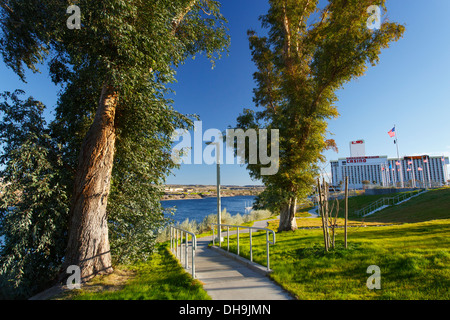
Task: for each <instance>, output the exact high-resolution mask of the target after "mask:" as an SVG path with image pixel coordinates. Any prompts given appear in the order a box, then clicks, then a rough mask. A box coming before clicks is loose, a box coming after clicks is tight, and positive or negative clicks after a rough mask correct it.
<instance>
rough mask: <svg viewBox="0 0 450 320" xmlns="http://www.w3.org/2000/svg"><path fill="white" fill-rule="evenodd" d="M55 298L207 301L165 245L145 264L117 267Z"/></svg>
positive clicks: (205, 295)
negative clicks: (110, 272)
mask: <svg viewBox="0 0 450 320" xmlns="http://www.w3.org/2000/svg"><path fill="white" fill-rule="evenodd" d="M55 299H66V300H67V299H70V300H211V298H210V297H209V295H208V294H207V292H206V291H205V290H204V289H203V287H202V285H201V283H200V282H199V281H198V280H193V279H192V277H191V276H190V274H188V273H186V272H185V270H184V269H183V268H182V267H181V265H180V264H179V263H178V261H177V260H176V259H175V257H174V256H173V255H172V254H171V253H170V250H169V249H168V248H167V245H160V246H159V247H158V249H157V250H156V252H155V253H154V254H153V256H152V259H151V260H150V261H148V262H142V263H138V264H133V265H128V266H118V267H116V268H115V271H114V273H113V274H111V275H107V276H100V277H96V278H94V279H93V280H92V281H90V282H89V283H88V284H87V285H86V286H83V287H82V289H81V290H73V291H70V292H67V293H66V294H65V295H63V296H60V297H56V298H55Z"/></svg>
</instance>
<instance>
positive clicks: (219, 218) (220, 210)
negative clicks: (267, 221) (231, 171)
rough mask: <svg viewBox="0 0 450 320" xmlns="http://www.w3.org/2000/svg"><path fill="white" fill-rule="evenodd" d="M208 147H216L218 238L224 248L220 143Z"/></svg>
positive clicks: (208, 143)
mask: <svg viewBox="0 0 450 320" xmlns="http://www.w3.org/2000/svg"><path fill="white" fill-rule="evenodd" d="M206 144H207V145H211V144H215V145H216V188H217V189H216V192H217V228H218V230H217V236H218V237H219V248H220V247H221V246H222V232H221V231H222V230H221V223H222V218H221V212H222V205H221V202H220V143H219V142H212V141H209V142H206Z"/></svg>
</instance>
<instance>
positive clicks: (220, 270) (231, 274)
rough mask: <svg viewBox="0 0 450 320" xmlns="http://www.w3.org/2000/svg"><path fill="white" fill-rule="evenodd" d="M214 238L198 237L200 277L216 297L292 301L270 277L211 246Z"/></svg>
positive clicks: (206, 287) (197, 270) (197, 259)
mask: <svg viewBox="0 0 450 320" xmlns="http://www.w3.org/2000/svg"><path fill="white" fill-rule="evenodd" d="M211 239H212V238H211V237H204V238H199V239H197V250H196V255H195V269H196V274H197V279H198V280H200V281H201V282H202V283H203V288H204V289H205V290H206V291H207V292H208V294H209V295H210V296H211V298H212V299H213V300H292V299H293V298H292V297H291V296H290V295H289V294H288V293H287V292H286V291H284V290H283V289H282V288H281V287H280V286H279V285H277V284H276V283H275V282H274V281H272V280H270V279H269V278H268V277H267V276H265V275H262V274H261V273H259V272H256V271H254V270H252V269H250V268H249V267H247V266H246V265H244V264H243V263H241V262H238V261H236V260H234V259H231V258H228V257H226V256H225V255H223V254H221V253H219V252H217V250H213V249H211V248H208V243H209V242H210V241H211Z"/></svg>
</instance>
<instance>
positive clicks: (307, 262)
mask: <svg viewBox="0 0 450 320" xmlns="http://www.w3.org/2000/svg"><path fill="white" fill-rule="evenodd" d="M230 238H231V237H230ZM240 239H241V240H240V241H241V243H242V244H241V248H240V252H241V253H242V254H243V255H247V258H248V242H249V241H248V235H241V236H240ZM348 239H349V248H348V249H345V248H343V233H342V230H340V231H338V235H337V247H336V249H334V250H331V251H330V252H328V253H326V252H324V249H323V234H322V230H320V229H316V230H314V229H312V230H297V231H295V232H282V233H277V243H276V244H275V245H273V246H272V245H271V246H270V261H271V269H272V270H273V273H272V274H271V277H272V278H273V280H275V281H276V282H278V283H279V284H281V285H282V286H283V287H284V288H285V289H287V290H288V291H290V292H291V293H293V294H294V295H295V296H296V297H297V298H298V299H358V300H366V299H383V300H384V299H396V300H397V299H398V300H410V299H445V300H448V299H450V293H449V288H450V219H446V220H435V221H429V222H422V223H414V224H403V225H396V226H386V227H361V228H353V229H351V230H350V231H349V235H348ZM253 244H254V245H255V244H256V247H255V248H254V250H253V257H254V261H255V262H257V263H259V264H261V265H265V263H266V255H265V233H261V234H258V235H255V234H254V236H253ZM230 248H231V249H232V250H235V249H236V244H235V242H234V241H232V240H231V239H230ZM370 265H377V266H379V267H380V269H381V290H369V289H368V288H367V286H366V281H367V279H368V277H369V276H370V274H367V273H366V271H367V268H368V267H369V266H370Z"/></svg>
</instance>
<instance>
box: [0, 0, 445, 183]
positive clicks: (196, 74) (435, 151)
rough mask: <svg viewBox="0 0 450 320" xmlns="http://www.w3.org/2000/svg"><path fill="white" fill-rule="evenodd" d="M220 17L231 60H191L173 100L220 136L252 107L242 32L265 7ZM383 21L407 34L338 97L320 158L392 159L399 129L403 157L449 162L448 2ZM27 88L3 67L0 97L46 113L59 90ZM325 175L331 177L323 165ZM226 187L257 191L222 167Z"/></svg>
mask: <svg viewBox="0 0 450 320" xmlns="http://www.w3.org/2000/svg"><path fill="white" fill-rule="evenodd" d="M222 3H223V5H222V12H223V14H224V15H225V17H226V18H227V19H228V20H229V24H228V27H229V29H230V32H229V33H230V36H231V47H230V55H229V56H228V57H226V56H224V57H223V58H222V59H221V60H219V61H217V63H216V67H215V68H214V69H213V70H212V69H211V64H210V63H209V62H208V61H207V59H206V58H204V57H202V56H198V57H197V58H196V59H195V60H188V61H187V62H186V64H185V65H183V66H181V67H180V68H179V70H178V75H177V80H178V83H176V84H174V85H173V86H172V87H173V89H174V90H175V91H176V95H174V97H173V99H174V101H175V108H176V109H177V110H178V111H180V112H182V113H189V114H191V113H195V114H197V115H199V116H200V120H202V122H203V130H204V131H205V130H206V129H210V128H215V129H219V130H221V131H223V130H225V129H226V128H227V127H228V126H229V125H231V126H233V125H234V124H235V123H236V117H237V116H238V115H239V114H240V113H241V112H242V110H243V108H251V107H253V102H252V97H253V94H252V90H253V88H254V82H253V78H252V74H253V72H254V71H255V67H254V65H253V62H252V61H251V54H250V50H249V46H248V41H247V35H246V33H247V30H248V29H255V30H260V22H259V20H258V17H259V16H260V15H262V14H264V13H266V12H267V10H268V3H267V1H265V0H240V1H239V0H224V1H222ZM387 9H388V17H389V19H390V20H391V21H396V22H398V23H402V24H404V25H405V26H406V32H405V35H404V37H403V38H402V39H400V40H399V41H398V42H396V43H393V44H392V45H391V47H390V48H389V49H387V50H385V51H383V53H382V54H381V57H380V63H379V64H378V65H377V66H376V67H370V68H369V70H368V71H367V73H366V75H365V76H363V77H361V78H359V79H358V80H356V81H353V82H351V83H348V84H347V85H346V86H345V88H344V89H343V90H340V91H339V92H338V97H339V101H338V102H337V106H338V111H339V113H340V117H339V118H338V119H336V120H332V121H330V123H329V131H330V133H332V134H333V135H332V136H331V135H330V138H333V139H335V140H336V142H337V145H338V148H339V153H336V152H334V151H327V152H325V156H326V158H327V159H328V160H333V159H337V158H340V157H346V156H349V152H350V151H349V142H350V141H352V140H358V139H364V140H365V142H366V154H367V155H387V156H389V157H396V154H397V150H396V147H395V145H394V144H393V139H392V138H390V137H389V135H388V134H387V132H388V131H389V130H390V129H391V128H392V127H393V126H394V124H395V125H396V128H397V134H398V142H399V151H400V156H404V155H416V154H430V155H443V154H445V155H446V156H450V123H449V119H450V102H449V101H450V99H449V98H450V27H449V24H448V12H450V1H448V0H431V1H419V0H388V1H387ZM27 80H28V84H26V85H25V84H23V83H21V82H20V80H19V79H18V77H17V76H16V75H15V74H14V73H12V72H11V71H10V70H8V69H7V68H6V67H5V65H4V64H3V62H1V63H0V91H5V90H14V89H16V88H22V89H24V90H25V91H26V93H27V95H32V96H33V97H34V98H36V99H38V100H41V101H42V102H44V103H45V104H46V105H47V106H48V107H49V113H48V117H49V118H51V117H52V115H51V111H52V107H53V106H54V105H55V104H56V100H57V91H58V88H56V87H55V86H54V85H53V84H52V83H51V81H50V78H49V77H48V75H47V73H46V69H45V68H43V69H42V74H36V75H35V74H31V73H28V78H27ZM215 170H216V167H215V165H205V164H204V165H195V164H191V165H182V167H181V169H180V170H175V171H174V175H171V176H170V177H168V180H167V183H171V184H215V179H216V174H215ZM324 171H325V172H328V171H329V164H328V162H327V163H325V164H324ZM221 173H222V175H221V176H222V183H223V184H236V185H244V184H258V183H259V182H257V181H252V180H251V179H250V178H249V175H248V173H247V172H246V170H245V168H244V167H241V166H240V165H238V164H235V165H222V171H221Z"/></svg>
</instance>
